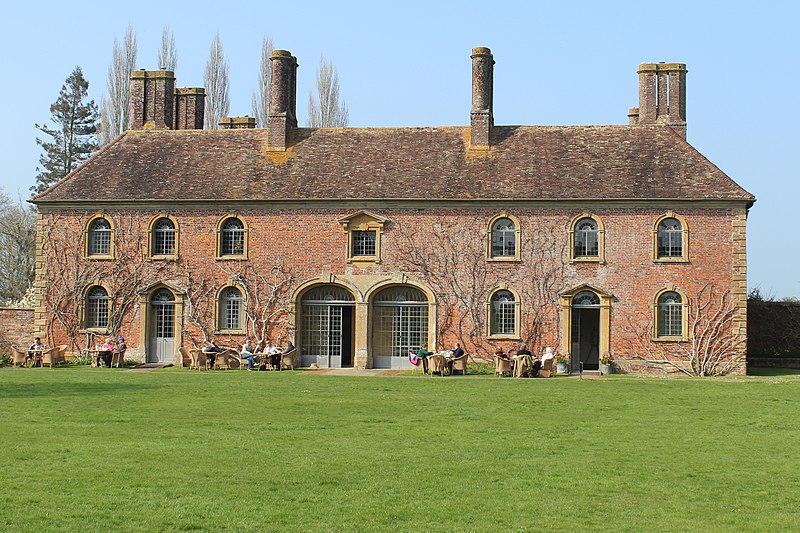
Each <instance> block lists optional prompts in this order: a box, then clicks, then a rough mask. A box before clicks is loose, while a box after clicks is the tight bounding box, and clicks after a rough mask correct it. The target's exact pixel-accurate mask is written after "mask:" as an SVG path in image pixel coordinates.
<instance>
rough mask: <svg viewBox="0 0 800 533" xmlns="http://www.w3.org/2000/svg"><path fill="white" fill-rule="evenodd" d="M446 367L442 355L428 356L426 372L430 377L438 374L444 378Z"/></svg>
mask: <svg viewBox="0 0 800 533" xmlns="http://www.w3.org/2000/svg"><path fill="white" fill-rule="evenodd" d="M446 367H447V363H446V361H445V358H444V356H443V355H437V354H433V355H429V356H428V370H429V371H430V373H431V375H433V374H439V375H440V376H444V369H445V368H446Z"/></svg>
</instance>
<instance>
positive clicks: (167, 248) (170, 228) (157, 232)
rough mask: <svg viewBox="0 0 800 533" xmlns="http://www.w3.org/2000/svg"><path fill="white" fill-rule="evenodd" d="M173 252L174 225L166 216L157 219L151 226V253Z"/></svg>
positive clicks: (164, 253)
mask: <svg viewBox="0 0 800 533" xmlns="http://www.w3.org/2000/svg"><path fill="white" fill-rule="evenodd" d="M174 253H175V225H174V224H173V223H172V221H171V220H170V219H168V218H162V219H160V220H158V221H157V222H156V223H155V225H154V226H153V255H173V254H174Z"/></svg>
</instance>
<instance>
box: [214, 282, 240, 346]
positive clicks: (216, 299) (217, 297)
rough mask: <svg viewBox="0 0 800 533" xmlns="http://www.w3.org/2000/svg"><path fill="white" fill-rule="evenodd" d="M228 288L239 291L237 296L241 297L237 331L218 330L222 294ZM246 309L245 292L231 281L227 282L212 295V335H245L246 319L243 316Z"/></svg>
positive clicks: (220, 317)
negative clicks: (240, 314)
mask: <svg viewBox="0 0 800 533" xmlns="http://www.w3.org/2000/svg"><path fill="white" fill-rule="evenodd" d="M229 287H234V288H235V289H237V290H238V291H239V294H240V295H241V296H242V299H241V302H242V308H241V313H242V316H241V323H240V326H241V327H240V328H239V329H222V328H220V320H221V319H222V309H221V308H220V306H221V305H222V303H223V299H222V293H223V292H224V291H225V289H227V288H229ZM246 309H247V297H246V293H245V291H243V290H242V287H241V286H240V285H238V284H236V283H235V282H233V281H229V282H227V283H225V284H224V285H222V286H221V287H220V288H219V289H218V290H217V292H216V294H215V295H214V334H215V335H216V334H221V335H229V334H230V335H244V334H246V333H247V318H246V316H245V310H246Z"/></svg>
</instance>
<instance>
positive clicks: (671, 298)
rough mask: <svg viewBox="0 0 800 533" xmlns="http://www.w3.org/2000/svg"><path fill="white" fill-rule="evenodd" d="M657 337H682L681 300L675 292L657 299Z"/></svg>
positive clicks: (666, 293)
mask: <svg viewBox="0 0 800 533" xmlns="http://www.w3.org/2000/svg"><path fill="white" fill-rule="evenodd" d="M656 316H657V321H658V329H657V331H658V336H659V337H681V336H683V299H682V298H681V295H680V294H678V293H677V292H673V291H669V292H665V293H663V294H661V295H660V296H659V297H658V312H657V314H656Z"/></svg>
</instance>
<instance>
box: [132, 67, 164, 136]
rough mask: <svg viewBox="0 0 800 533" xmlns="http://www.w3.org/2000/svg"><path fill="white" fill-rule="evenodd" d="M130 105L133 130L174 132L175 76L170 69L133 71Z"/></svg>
mask: <svg viewBox="0 0 800 533" xmlns="http://www.w3.org/2000/svg"><path fill="white" fill-rule="evenodd" d="M128 105H129V108H128V117H129V127H130V129H134V130H138V129H150V128H153V129H159V130H168V129H172V127H173V125H174V121H173V112H174V110H175V108H174V106H175V73H174V72H172V71H171V70H166V69H161V70H144V69H142V70H134V71H133V72H131V97H130V101H129V103H128Z"/></svg>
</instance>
